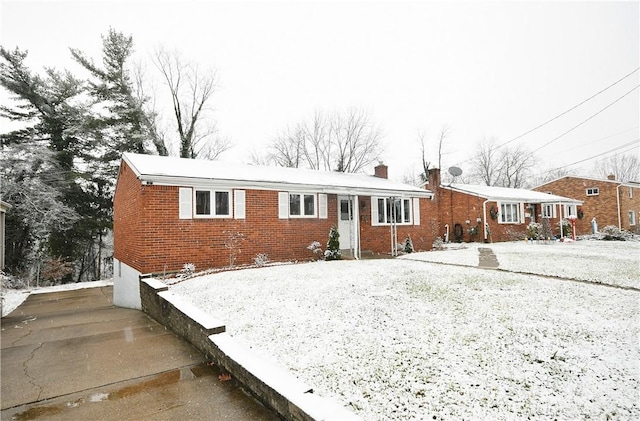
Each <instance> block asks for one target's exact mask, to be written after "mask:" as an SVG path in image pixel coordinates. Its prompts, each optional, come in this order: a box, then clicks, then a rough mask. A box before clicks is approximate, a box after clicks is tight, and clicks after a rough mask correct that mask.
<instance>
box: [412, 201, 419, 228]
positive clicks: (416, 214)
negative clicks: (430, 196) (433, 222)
mask: <svg viewBox="0 0 640 421" xmlns="http://www.w3.org/2000/svg"><path fill="white" fill-rule="evenodd" d="M413 225H420V199H419V198H417V197H414V198H413Z"/></svg>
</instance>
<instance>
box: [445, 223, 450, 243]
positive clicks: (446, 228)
mask: <svg viewBox="0 0 640 421" xmlns="http://www.w3.org/2000/svg"><path fill="white" fill-rule="evenodd" d="M444 228H445V230H446V231H445V232H444V242H445V243H449V224H444Z"/></svg>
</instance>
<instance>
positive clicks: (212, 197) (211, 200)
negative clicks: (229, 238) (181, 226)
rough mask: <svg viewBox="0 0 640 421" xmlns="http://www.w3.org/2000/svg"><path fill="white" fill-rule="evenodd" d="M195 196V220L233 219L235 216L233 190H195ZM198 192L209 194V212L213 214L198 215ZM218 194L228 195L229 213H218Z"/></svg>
mask: <svg viewBox="0 0 640 421" xmlns="http://www.w3.org/2000/svg"><path fill="white" fill-rule="evenodd" d="M193 190H194V194H193V218H194V219H215V218H231V217H232V215H233V212H232V203H231V196H232V194H231V190H220V189H198V188H194V189H193ZM198 192H209V210H210V211H211V213H208V214H198V213H197V209H198V208H197V204H196V201H197V197H198ZM216 193H227V209H228V210H229V213H226V214H220V215H218V214H217V213H216Z"/></svg>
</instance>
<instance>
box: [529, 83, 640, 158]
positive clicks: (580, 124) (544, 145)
mask: <svg viewBox="0 0 640 421" xmlns="http://www.w3.org/2000/svg"><path fill="white" fill-rule="evenodd" d="M638 88H640V85H636V86H635V87H634V88H632V89H631V90H630V91H628V92H627V93H625V94H624V95H622V96H621V97H619V98H618V99H616V100H615V101H613V102H611V103H610V104H609V105H607V106H606V107H604V108H602V109H600V111H598V112H597V113H595V114H592V115H591V116H590V117H588V118H587V119H586V120H583V121H582V122H580V123H578V124H576V125H575V126H573V127H572V128H570V129H569V130H567V131H566V132H564V133H562V134H561V135H559V136H556V137H554V138H553V139H551V140H550V141H548V142H547V143H545V144H543V145H542V146H540V147H539V148H536V149H534V150H533V151H531V153H530V154H529V155H533V154H534V153H536V152H538V151H539V150H540V149H542V148H545V147H547V146H549V145H550V144H551V143H553V142H555V141H556V140H558V139H560V138H561V137H563V136H565V135H567V134H569V133H571V132H572V131H574V130H575V129H577V128H578V127H580V126H582V125H583V124H584V123H586V122H587V121H589V120H591V119H592V118H594V117H595V116H597V115H598V114H600V113H602V112H604V111H605V110H607V109H608V108H609V107H611V106H612V105H614V104H615V103H617V102H618V101H620V100H622V99H623V98H624V97H626V96H627V95H629V94H631V93H632V92H633V91H635V90H636V89H638Z"/></svg>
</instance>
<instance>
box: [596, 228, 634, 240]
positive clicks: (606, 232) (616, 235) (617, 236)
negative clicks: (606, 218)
mask: <svg viewBox="0 0 640 421" xmlns="http://www.w3.org/2000/svg"><path fill="white" fill-rule="evenodd" d="M600 233H601V234H602V239H603V240H606V241H625V240H627V238H629V237H630V236H631V235H630V234H629V233H627V232H625V231H623V230H621V229H620V228H618V227H616V226H615V225H607V226H606V227H604V228H602V230H601V231H600Z"/></svg>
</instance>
